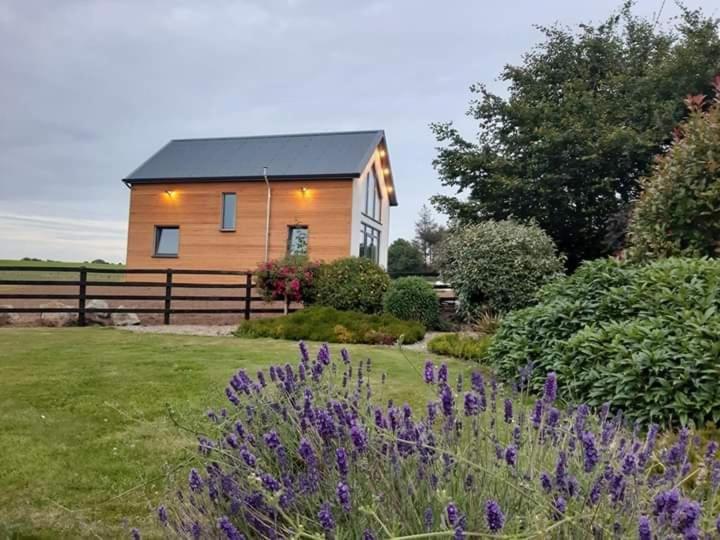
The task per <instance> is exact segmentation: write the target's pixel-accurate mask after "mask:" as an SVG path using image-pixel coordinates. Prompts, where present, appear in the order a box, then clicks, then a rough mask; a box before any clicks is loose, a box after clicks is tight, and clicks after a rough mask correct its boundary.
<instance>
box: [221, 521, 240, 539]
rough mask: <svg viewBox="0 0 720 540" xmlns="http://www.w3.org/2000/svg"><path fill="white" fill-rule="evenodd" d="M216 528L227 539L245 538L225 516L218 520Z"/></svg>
mask: <svg viewBox="0 0 720 540" xmlns="http://www.w3.org/2000/svg"><path fill="white" fill-rule="evenodd" d="M218 529H220V530H221V531H222V532H223V533H224V534H225V537H226V538H227V539H228V540H245V536H244V535H242V534H240V532H239V531H238V530H237V529H236V528H235V526H234V525H233V524H232V523H231V522H230V520H229V519H228V518H227V516H223V517H221V518H220V519H219V520H218Z"/></svg>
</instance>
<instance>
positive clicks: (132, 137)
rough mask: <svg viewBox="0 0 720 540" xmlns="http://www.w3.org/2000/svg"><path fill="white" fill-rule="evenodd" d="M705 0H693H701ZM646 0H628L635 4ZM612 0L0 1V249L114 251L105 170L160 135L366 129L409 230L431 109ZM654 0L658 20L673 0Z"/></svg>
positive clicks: (113, 201) (432, 185) (460, 99)
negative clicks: (549, 29)
mask: <svg viewBox="0 0 720 540" xmlns="http://www.w3.org/2000/svg"><path fill="white" fill-rule="evenodd" d="M717 2H720V0H710V1H708V0H705V1H704V2H699V1H695V0H686V5H688V6H689V7H696V6H699V5H701V4H702V5H704V6H705V10H706V12H709V13H713V14H715V15H717V14H718V4H717ZM662 3H663V2H662V0H639V1H638V3H637V7H636V9H637V11H638V12H639V13H641V14H643V15H647V16H652V15H653V14H655V13H657V11H658V9H659V8H660V5H661V4H662ZM619 4H620V0H592V1H589V0H586V1H577V0H543V1H542V2H540V1H537V0H515V1H514V2H511V3H508V2H481V1H479V0H473V1H469V0H468V1H439V0H432V1H424V0H397V1H395V0H385V1H371V0H368V1H345V0H318V1H313V0H285V1H274V0H256V1H240V0H235V1H231V0H224V1H223V0H217V1H212V0H203V1H196V0H193V1H190V0H186V1H183V0H178V1H170V0H167V1H162V0H137V1H129V0H128V1H90V0H0V258H16V257H23V256H29V257H40V258H52V259H58V260H86V259H93V258H97V257H102V258H105V259H109V260H111V261H124V258H125V231H126V221H127V213H128V190H127V188H126V187H125V186H124V184H122V183H121V179H122V178H124V177H125V176H126V175H127V174H129V173H130V172H131V171H132V170H133V169H134V168H135V167H137V166H138V165H139V164H140V163H141V162H142V161H144V160H145V159H146V158H147V157H149V155H150V154H152V153H153V152H155V151H156V150H157V149H158V148H159V147H160V146H161V145H163V144H165V143H166V142H167V141H168V140H169V139H172V138H185V137H216V136H232V135H255V134H269V133H294V132H308V131H339V130H354V129H384V130H385V131H386V134H387V137H388V145H389V150H390V155H391V158H392V164H393V170H394V176H395V182H396V187H397V194H398V199H399V202H400V206H399V207H397V208H395V209H393V212H392V215H391V220H390V223H391V238H393V239H394V238H398V237H408V238H409V237H411V236H412V234H413V223H414V221H415V217H416V215H417V212H418V209H419V208H420V206H421V205H422V204H423V203H424V202H426V201H427V199H428V198H429V197H430V196H431V195H433V194H435V193H438V192H439V191H440V185H439V181H438V179H437V175H436V173H435V171H434V169H433V167H432V163H431V162H432V159H433V157H434V155H435V146H436V145H435V141H434V138H433V136H432V134H431V132H430V130H429V128H428V124H429V123H430V122H434V121H445V120H454V121H455V122H456V123H457V124H458V125H459V126H460V127H461V128H463V130H464V131H465V132H466V133H467V134H468V135H472V134H473V133H474V131H475V128H474V126H473V124H472V123H471V122H469V121H468V120H467V119H466V118H465V116H464V114H465V111H466V109H467V103H468V100H469V98H470V94H469V91H468V86H469V85H470V84H472V83H474V82H484V83H486V84H488V85H489V86H490V87H491V88H492V89H494V90H496V91H499V92H502V91H503V87H502V85H501V84H500V83H498V82H497V81H496V78H497V76H498V74H499V72H500V70H501V69H502V66H503V65H504V64H506V63H518V62H519V61H520V57H521V54H522V53H523V51H526V50H527V49H528V48H529V47H531V46H532V45H533V44H534V43H536V42H537V41H538V40H539V39H540V35H539V33H538V32H537V31H536V30H535V29H533V28H532V25H533V24H534V23H538V24H551V23H553V22H555V21H559V22H563V23H567V24H570V25H572V24H576V23H578V22H586V21H599V20H602V19H604V18H605V16H607V14H608V13H609V12H610V11H611V10H613V9H615V8H617V7H618V6H619ZM677 11H678V10H677V8H676V7H675V5H674V4H673V2H672V0H668V2H667V5H665V7H664V11H663V19H665V18H666V17H668V16H672V15H673V14H676V13H677Z"/></svg>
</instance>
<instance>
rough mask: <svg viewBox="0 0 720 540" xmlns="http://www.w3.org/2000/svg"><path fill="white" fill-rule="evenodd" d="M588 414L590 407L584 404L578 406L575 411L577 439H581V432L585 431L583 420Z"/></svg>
mask: <svg viewBox="0 0 720 540" xmlns="http://www.w3.org/2000/svg"><path fill="white" fill-rule="evenodd" d="M588 414H590V407H588V406H587V405H585V404H584V403H583V404H581V405H579V406H578V408H577V411H575V433H576V434H577V436H578V437H581V436H582V433H583V431H585V420H586V419H587V417H588Z"/></svg>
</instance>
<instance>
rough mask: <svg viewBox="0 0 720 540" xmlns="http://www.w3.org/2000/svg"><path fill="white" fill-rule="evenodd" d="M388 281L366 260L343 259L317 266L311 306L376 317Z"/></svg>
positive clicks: (388, 279)
mask: <svg viewBox="0 0 720 540" xmlns="http://www.w3.org/2000/svg"><path fill="white" fill-rule="evenodd" d="M389 285H390V277H389V276H388V274H387V272H385V270H383V269H382V268H381V267H380V266H378V265H377V264H375V263H374V262H372V261H371V260H369V259H364V258H360V257H346V258H344V259H338V260H336V261H333V262H331V263H328V264H323V265H321V266H320V268H319V269H318V271H317V272H316V276H315V298H314V303H316V304H318V305H320V306H327V307H332V308H335V309H339V310H342V311H362V312H363V313H379V312H380V311H381V310H382V300H383V295H384V294H385V291H386V290H387V288H388V286H389Z"/></svg>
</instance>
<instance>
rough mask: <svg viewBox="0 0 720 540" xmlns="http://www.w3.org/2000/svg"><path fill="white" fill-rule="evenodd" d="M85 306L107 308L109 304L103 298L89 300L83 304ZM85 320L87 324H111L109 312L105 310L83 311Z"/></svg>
mask: <svg viewBox="0 0 720 540" xmlns="http://www.w3.org/2000/svg"><path fill="white" fill-rule="evenodd" d="M85 308H91V309H108V308H110V305H109V304H108V303H107V302H106V301H105V300H89V301H88V302H86V304H85ZM85 320H86V321H87V323H88V324H102V325H106V324H111V322H112V321H111V320H110V314H109V313H108V312H106V311H92V312H89V313H85Z"/></svg>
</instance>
